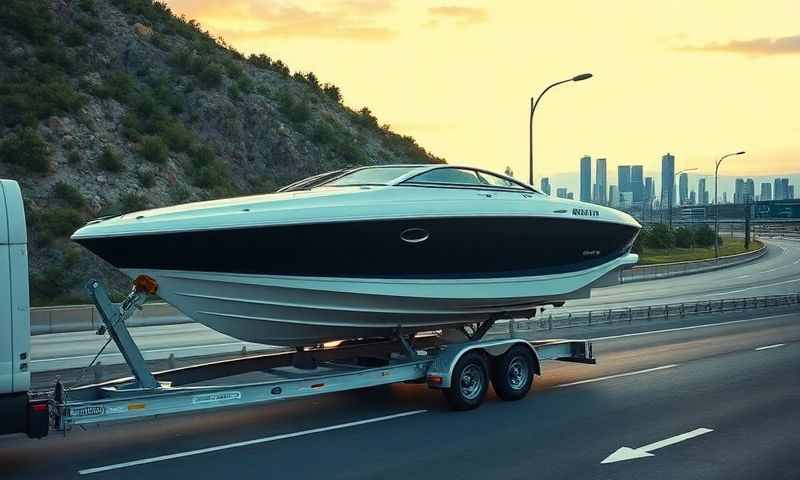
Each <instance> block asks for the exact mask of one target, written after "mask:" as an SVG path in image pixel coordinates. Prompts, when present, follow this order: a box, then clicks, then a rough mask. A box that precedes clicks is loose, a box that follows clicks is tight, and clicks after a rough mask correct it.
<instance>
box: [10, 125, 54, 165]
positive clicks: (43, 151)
mask: <svg viewBox="0 0 800 480" xmlns="http://www.w3.org/2000/svg"><path fill="white" fill-rule="evenodd" d="M0 161H2V162H5V163H10V164H13V165H19V166H21V167H24V168H26V169H27V170H29V171H31V172H36V173H46V172H47V170H48V168H49V167H50V155H49V153H48V151H47V145H46V144H45V143H44V140H42V138H41V137H40V136H39V134H38V133H37V132H36V130H33V129H30V128H25V129H22V130H20V131H19V132H17V133H12V134H11V135H10V136H9V137H7V138H6V139H4V140H3V141H2V142H0Z"/></svg>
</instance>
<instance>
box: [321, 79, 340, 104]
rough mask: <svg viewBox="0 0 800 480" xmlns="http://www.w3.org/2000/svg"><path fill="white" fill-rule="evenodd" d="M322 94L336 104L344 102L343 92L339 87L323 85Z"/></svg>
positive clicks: (328, 84)
mask: <svg viewBox="0 0 800 480" xmlns="http://www.w3.org/2000/svg"><path fill="white" fill-rule="evenodd" d="M322 92H323V93H324V94H325V95H327V96H328V98H330V99H331V100H333V101H334V102H337V103H339V102H341V101H342V92H341V91H340V90H339V87H337V86H336V85H333V84H330V83H326V84H324V85H322Z"/></svg>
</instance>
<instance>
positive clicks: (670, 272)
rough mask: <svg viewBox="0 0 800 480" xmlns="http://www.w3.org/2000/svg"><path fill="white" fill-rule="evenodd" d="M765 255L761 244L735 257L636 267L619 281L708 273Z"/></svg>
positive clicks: (626, 271)
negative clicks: (755, 248) (756, 248)
mask: <svg viewBox="0 0 800 480" xmlns="http://www.w3.org/2000/svg"><path fill="white" fill-rule="evenodd" d="M766 253H767V245H766V244H762V246H761V248H759V249H758V250H753V251H752V252H744V253H739V254H736V255H727V256H724V257H719V258H710V259H707V260H694V261H690V262H674V263H660V264H658V265H638V266H635V267H633V268H630V269H628V270H623V271H622V275H621V277H620V280H621V282H622V283H633V282H642V281H645V280H656V279H659V278H671V277H679V276H682V275H690V274H693V273H701V272H710V271H712V270H719V269H721V268H726V267H732V266H734V265H741V264H742V263H746V262H750V261H752V260H755V259H757V258H760V257H762V256H763V255H765V254H766Z"/></svg>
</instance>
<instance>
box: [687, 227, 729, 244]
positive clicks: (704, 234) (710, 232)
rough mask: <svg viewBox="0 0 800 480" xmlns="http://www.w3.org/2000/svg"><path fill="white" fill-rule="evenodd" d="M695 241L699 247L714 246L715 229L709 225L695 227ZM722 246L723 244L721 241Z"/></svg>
mask: <svg viewBox="0 0 800 480" xmlns="http://www.w3.org/2000/svg"><path fill="white" fill-rule="evenodd" d="M694 241H695V244H696V245H697V246H699V247H712V246H714V229H713V228H711V227H710V226H708V225H697V226H695V227H694ZM720 245H722V242H721V241H720Z"/></svg>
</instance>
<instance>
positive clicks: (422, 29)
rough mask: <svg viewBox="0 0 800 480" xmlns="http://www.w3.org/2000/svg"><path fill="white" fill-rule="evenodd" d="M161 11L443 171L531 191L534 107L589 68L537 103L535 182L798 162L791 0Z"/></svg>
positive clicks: (292, 1)
mask: <svg viewBox="0 0 800 480" xmlns="http://www.w3.org/2000/svg"><path fill="white" fill-rule="evenodd" d="M167 4H168V5H169V6H170V7H172V8H173V9H174V10H175V11H176V13H178V14H185V15H186V16H187V17H188V18H195V19H197V20H199V21H200V23H201V25H202V26H203V28H204V29H208V30H209V31H210V32H211V33H212V34H213V35H219V36H221V37H223V38H224V39H225V40H226V41H227V42H228V43H229V44H231V45H233V46H234V47H235V48H237V49H239V50H240V51H241V52H242V53H244V54H250V53H265V54H267V55H269V56H270V57H272V58H274V59H280V60H282V61H283V62H285V63H286V64H288V65H289V67H290V68H291V70H292V72H295V71H302V72H308V71H312V72H314V73H315V75H316V76H317V78H319V79H320V81H321V82H329V83H333V84H335V85H337V86H338V87H340V88H341V91H342V95H343V97H344V103H345V104H346V105H348V106H350V107H352V108H355V109H360V108H361V107H364V106H366V107H368V108H369V109H370V110H371V111H372V112H373V113H374V114H375V115H376V116H377V118H378V120H379V122H380V123H381V124H384V123H385V124H388V125H391V126H392V128H393V129H394V130H396V131H397V132H399V133H401V134H406V135H411V136H413V137H414V138H415V139H416V140H417V141H418V143H419V144H420V145H422V146H423V147H425V148H426V149H428V150H430V151H431V152H433V153H434V154H436V155H439V156H442V157H444V158H445V159H446V160H447V161H448V162H449V163H451V164H465V165H472V166H480V167H484V168H488V169H490V170H495V171H502V170H503V169H504V168H505V166H506V165H510V166H511V168H512V170H513V171H514V172H516V173H517V176H518V177H519V178H522V179H526V178H527V177H528V175H527V174H528V145H529V144H528V112H529V108H530V98H531V97H534V96H536V95H538V94H539V93H540V92H541V91H542V89H543V88H544V87H546V86H547V85H549V84H551V83H553V82H555V81H558V80H562V79H565V78H569V77H571V76H573V75H576V74H579V73H583V72H591V73H593V74H594V77H593V78H592V79H590V80H587V81H584V82H579V83H574V84H573V83H570V84H566V85H563V86H561V87H558V89H556V90H553V91H552V92H551V93H549V94H548V95H547V96H546V98H544V99H543V101H542V102H541V104H540V105H539V107H538V110H537V112H536V118H535V120H534V142H533V143H534V164H535V167H534V174H535V177H536V178H537V179H538V178H540V177H542V176H549V177H551V178H552V177H554V176H555V175H556V174H558V173H559V172H564V171H567V170H572V169H573V168H574V167H572V165H573V162H574V160H573V159H575V158H578V157H579V156H580V155H581V154H582V153H583V152H602V154H600V155H593V156H599V157H606V158H609V159H619V160H620V163H621V164H641V165H643V166H644V170H645V171H654V170H658V169H659V168H660V164H659V154H658V153H657V152H662V153H663V152H665V151H668V150H670V149H671V151H672V153H674V154H675V155H676V156H677V157H678V158H680V159H681V161H682V162H684V163H685V164H691V165H694V166H696V167H698V168H700V169H701V171H702V170H705V171H711V172H712V173H713V162H714V160H716V159H717V158H719V157H720V156H721V155H722V154H724V153H727V152H729V151H737V150H747V151H748V155H747V160H746V161H741V160H739V161H729V162H727V163H726V164H725V166H724V167H725V171H726V173H728V174H732V175H739V176H744V175H748V176H755V175H766V174H771V175H784V176H786V175H787V174H791V173H796V170H797V165H798V163H800V162H798V159H800V145H799V144H798V143H797V142H796V138H798V130H797V122H796V121H795V118H796V112H797V111H798V110H800V96H798V95H797V94H796V79H797V77H798V73H800V64H798V62H797V58H798V55H800V48H796V47H791V48H789V47H787V48H784V49H781V48H779V45H789V44H790V39H791V38H793V36H795V35H797V33H798V27H797V3H796V2H794V1H792V0H780V1H769V2H767V3H766V4H765V3H764V2H756V1H752V0H750V1H742V2H733V3H731V2H722V1H720V0H717V1H709V2H700V3H697V2H692V3H689V2H683V1H678V2H661V3H659V2H621V3H611V4H609V3H607V2H582V3H581V4H580V7H579V9H580V12H581V14H580V15H575V9H576V7H575V6H574V5H571V4H558V3H550V4H540V3H527V2H494V3H488V2H478V1H475V0H465V1H463V2H459V4H458V6H457V7H452V8H448V7H447V6H441V5H434V6H432V5H429V4H423V3H420V2H400V1H398V0H376V1H372V2H367V1H352V0H307V1H303V2H300V1H299V0H283V1H280V2H278V1H274V0H233V1H232V2H225V3H220V2H218V1H212V0H167ZM721 11H724V12H725V21H724V22H721V21H719V18H720V17H719V15H720V12H721ZM533 18H535V19H536V20H537V21H536V28H531V23H530V19H533ZM623 19H624V20H623ZM562 25H570V28H569V32H565V31H564V29H563V28H562V27H561V26H562ZM598 25H604V26H606V27H607V28H606V29H604V30H606V33H604V34H603V35H598V34H597V26H598ZM554 39H557V41H558V44H559V48H558V49H553V48H552V44H553V41H554ZM787 39H789V40H787ZM561 40H564V41H561ZM519 45H526V49H527V51H526V54H525V55H524V56H523V57H520V55H519ZM500 72H502V73H504V74H503V75H499V76H498V73H500ZM498 78H500V79H501V80H499V81H498V80H497V79H498ZM488 85H491V86H492V88H491V89H490V90H487V86H488ZM755 91H757V92H758V95H745V94H743V92H755ZM609 168H610V166H609ZM609 173H610V172H609Z"/></svg>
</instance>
